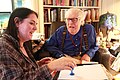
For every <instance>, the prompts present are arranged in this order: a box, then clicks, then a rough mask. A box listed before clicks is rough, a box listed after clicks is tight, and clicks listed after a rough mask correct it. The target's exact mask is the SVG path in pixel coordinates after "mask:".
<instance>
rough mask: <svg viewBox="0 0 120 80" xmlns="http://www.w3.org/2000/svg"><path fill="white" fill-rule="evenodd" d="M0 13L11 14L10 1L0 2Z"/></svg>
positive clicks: (3, 0)
mask: <svg viewBox="0 0 120 80" xmlns="http://www.w3.org/2000/svg"><path fill="white" fill-rule="evenodd" d="M0 12H12V2H11V0H2V1H1V2H0Z"/></svg>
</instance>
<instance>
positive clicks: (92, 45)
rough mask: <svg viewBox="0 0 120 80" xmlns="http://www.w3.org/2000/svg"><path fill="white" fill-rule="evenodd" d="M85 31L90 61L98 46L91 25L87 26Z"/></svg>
mask: <svg viewBox="0 0 120 80" xmlns="http://www.w3.org/2000/svg"><path fill="white" fill-rule="evenodd" d="M86 31H87V37H88V46H89V50H88V51H87V54H88V55H89V56H90V58H91V59H92V58H93V57H94V55H95V52H96V51H97V50H98V45H97V43H96V32H95V29H94V27H93V26H92V25H87V27H86Z"/></svg>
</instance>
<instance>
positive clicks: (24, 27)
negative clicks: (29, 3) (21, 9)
mask: <svg viewBox="0 0 120 80" xmlns="http://www.w3.org/2000/svg"><path fill="white" fill-rule="evenodd" d="M37 20H38V19H37V16H36V15H35V14H30V15H29V16H28V18H25V19H24V20H23V21H21V22H20V23H19V24H18V26H17V27H18V37H19V39H20V41H22V42H25V41H28V40H31V39H32V35H33V33H34V32H35V31H36V30H37V26H36V25H37Z"/></svg>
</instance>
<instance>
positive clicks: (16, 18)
mask: <svg viewBox="0 0 120 80" xmlns="http://www.w3.org/2000/svg"><path fill="white" fill-rule="evenodd" d="M14 22H15V24H16V27H18V25H19V22H20V19H19V18H18V17H15V18H14Z"/></svg>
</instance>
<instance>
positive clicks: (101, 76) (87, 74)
mask: <svg viewBox="0 0 120 80" xmlns="http://www.w3.org/2000/svg"><path fill="white" fill-rule="evenodd" d="M73 72H74V74H75V75H72V76H71V75H70V73H71V71H70V70H62V71H60V74H59V77H58V80H108V77H107V76H106V73H105V72H104V70H103V68H102V66H101V65H100V64H95V65H83V66H78V67H75V68H74V70H73Z"/></svg>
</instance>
